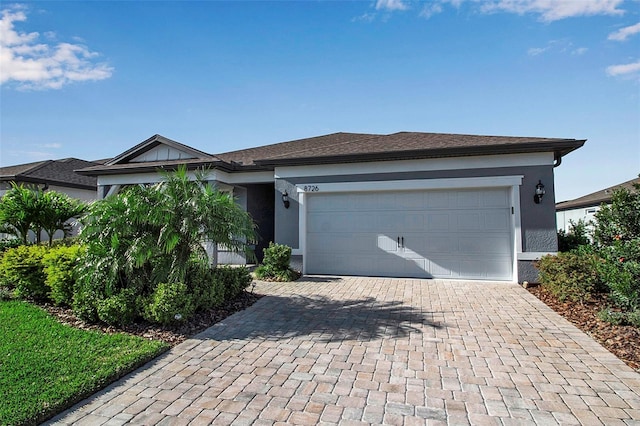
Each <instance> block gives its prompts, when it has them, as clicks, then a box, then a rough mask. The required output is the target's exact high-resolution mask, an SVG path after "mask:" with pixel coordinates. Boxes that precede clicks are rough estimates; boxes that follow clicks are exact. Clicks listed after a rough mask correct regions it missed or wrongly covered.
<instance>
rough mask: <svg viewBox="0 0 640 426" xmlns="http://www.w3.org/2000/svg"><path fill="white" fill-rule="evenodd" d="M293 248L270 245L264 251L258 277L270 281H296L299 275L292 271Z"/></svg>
mask: <svg viewBox="0 0 640 426" xmlns="http://www.w3.org/2000/svg"><path fill="white" fill-rule="evenodd" d="M290 263H291V247H289V246H286V245H283V244H275V243H273V242H270V243H269V247H267V248H265V249H264V259H263V261H262V265H260V266H258V267H257V268H256V276H257V277H258V278H260V279H265V280H270V281H294V280H296V279H298V277H299V274H298V273H297V272H296V271H294V270H293V269H291V267H290Z"/></svg>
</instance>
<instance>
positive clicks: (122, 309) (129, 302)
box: [96, 289, 138, 326]
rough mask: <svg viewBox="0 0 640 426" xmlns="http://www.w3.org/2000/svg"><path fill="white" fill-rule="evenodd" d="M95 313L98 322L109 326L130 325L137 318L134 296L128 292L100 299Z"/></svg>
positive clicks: (126, 290)
mask: <svg viewBox="0 0 640 426" xmlns="http://www.w3.org/2000/svg"><path fill="white" fill-rule="evenodd" d="M96 312H97V315H98V319H100V321H103V322H106V323H107V324H109V325H117V326H120V325H127V324H131V323H132V322H133V321H134V320H135V319H136V318H137V317H138V307H137V304H136V294H135V293H134V292H133V291H131V290H129V289H125V290H122V291H121V292H120V293H118V294H116V295H113V296H110V297H107V298H106V299H102V300H100V301H99V302H98V303H97V306H96Z"/></svg>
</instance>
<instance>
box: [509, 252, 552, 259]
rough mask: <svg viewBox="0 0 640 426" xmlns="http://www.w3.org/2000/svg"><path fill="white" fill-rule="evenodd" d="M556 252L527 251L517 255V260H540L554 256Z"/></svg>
mask: <svg viewBox="0 0 640 426" xmlns="http://www.w3.org/2000/svg"><path fill="white" fill-rule="evenodd" d="M557 254H558V253H557V252H554V251H527V252H524V253H518V260H540V258H541V257H542V256H547V255H551V256H555V255H557Z"/></svg>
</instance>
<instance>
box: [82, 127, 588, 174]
mask: <svg viewBox="0 0 640 426" xmlns="http://www.w3.org/2000/svg"><path fill="white" fill-rule="evenodd" d="M159 143H168V144H172V146H175V147H177V148H179V149H181V150H185V149H191V150H192V151H193V153H194V157H196V158H194V159H191V160H172V161H158V162H149V163H127V160H128V159H131V158H135V157H136V156H138V155H140V154H142V153H143V152H145V150H148V149H151V148H152V147H153V146H156V145H157V144H159ZM584 143H585V140H578V139H561V138H538V137H513V136H478V135H458V134H446V133H419V132H399V133H393V134H389V135H380V134H366V133H332V134H329V135H324V136H317V137H312V138H305V139H298V140H293V141H288V142H281V143H276V144H271V145H265V146H260V147H256V148H248V149H241V150H237V151H230V152H225V153H222V154H216V155H212V154H207V153H204V152H202V151H197V150H193V148H189V147H187V146H186V145H182V144H179V143H178V142H175V141H171V140H170V139H167V138H164V137H162V136H160V135H154V136H153V137H151V138H149V139H147V140H146V141H144V142H142V143H141V144H138V145H136V146H135V147H133V148H131V149H130V150H128V151H126V152H124V153H123V154H121V155H119V156H117V157H115V158H114V159H113V160H111V161H109V162H107V163H106V164H105V165H104V166H95V167H91V168H88V169H84V170H82V173H87V174H91V175H100V174H111V173H120V172H121V171H123V170H127V171H128V172H132V171H138V172H141V171H152V170H154V169H157V168H174V167H176V166H177V165H179V164H186V165H187V166H188V167H191V168H195V167H200V166H202V165H205V164H206V165H209V166H211V167H216V168H221V169H225V170H229V171H237V170H252V169H264V170H268V169H273V167H275V166H277V165H305V164H326V163H349V162H363V161H385V160H397V159H416V158H440V157H456V156H470V155H494V154H516V153H527V152H553V153H554V154H555V155H556V156H558V157H561V156H563V155H566V154H568V153H569V152H571V151H573V150H575V149H577V148H580V147H581V146H582V145H583V144H584Z"/></svg>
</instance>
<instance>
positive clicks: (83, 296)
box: [71, 281, 100, 322]
mask: <svg viewBox="0 0 640 426" xmlns="http://www.w3.org/2000/svg"><path fill="white" fill-rule="evenodd" d="M99 301H100V297H99V296H98V294H97V292H96V290H95V287H93V286H91V285H90V284H89V283H87V282H84V281H79V282H78V283H76V286H75V288H74V292H73V303H72V305H71V306H72V308H73V313H74V314H76V315H77V316H78V318H80V319H81V320H84V321H87V322H97V321H98V310H97V306H98V303H99Z"/></svg>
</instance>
